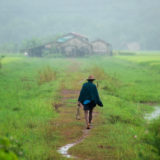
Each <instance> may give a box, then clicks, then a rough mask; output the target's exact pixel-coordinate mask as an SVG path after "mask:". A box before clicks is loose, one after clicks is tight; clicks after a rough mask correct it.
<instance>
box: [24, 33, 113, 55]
mask: <svg viewBox="0 0 160 160" xmlns="http://www.w3.org/2000/svg"><path fill="white" fill-rule="evenodd" d="M25 52H27V53H28V56H38V57H41V56H42V54H43V53H45V52H46V53H51V54H54V53H61V54H62V55H64V56H68V57H76V56H84V55H91V54H99V55H100V54H105V55H112V46H111V45H110V44H109V43H107V42H105V41H103V40H96V41H93V42H91V43H90V42H89V40H88V38H87V37H86V36H83V35H80V34H78V33H74V32H71V33H68V34H65V35H63V36H61V37H59V38H57V39H56V40H55V41H52V42H49V43H46V44H44V45H41V46H37V47H34V48H30V49H26V50H25Z"/></svg>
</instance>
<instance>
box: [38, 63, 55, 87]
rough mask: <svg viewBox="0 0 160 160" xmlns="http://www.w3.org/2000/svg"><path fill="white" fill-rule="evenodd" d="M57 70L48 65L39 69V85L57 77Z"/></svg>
mask: <svg viewBox="0 0 160 160" xmlns="http://www.w3.org/2000/svg"><path fill="white" fill-rule="evenodd" d="M56 76H57V72H56V71H55V70H53V69H52V68H51V67H50V66H47V67H45V68H43V69H41V70H39V71H38V75H37V83H38V84H39V85H41V84H43V83H46V82H50V81H53V80H55V79H56Z"/></svg>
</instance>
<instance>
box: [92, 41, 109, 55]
mask: <svg viewBox="0 0 160 160" xmlns="http://www.w3.org/2000/svg"><path fill="white" fill-rule="evenodd" d="M91 45H92V49H93V53H95V54H99V55H100V54H107V55H110V56H111V55H112V46H111V45H110V44H109V43H107V42H105V41H103V40H95V41H92V42H91Z"/></svg>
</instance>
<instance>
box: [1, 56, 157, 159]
mask: <svg viewBox="0 0 160 160" xmlns="http://www.w3.org/2000/svg"><path fill="white" fill-rule="evenodd" d="M146 57H147V56H117V57H91V58H78V59H63V58H56V59H40V58H32V59H31V58H24V57H20V58H19V57H13V58H12V57H11V58H8V57H7V58H4V59H3V60H2V68H1V69H0V122H1V124H0V134H1V135H11V136H14V137H15V138H16V139H18V140H19V141H20V142H22V148H23V152H24V155H23V156H22V157H21V158H20V159H24V160H26V159H27V160H28V159H29V160H35V159H40V160H45V159H55V160H56V159H57V160H60V159H65V158H63V157H61V155H59V154H58V153H57V151H56V150H57V148H58V147H60V146H62V145H65V144H66V143H70V142H73V141H74V140H76V139H77V138H79V137H80V136H81V135H82V129H83V128H84V127H85V126H84V121H83V119H82V121H75V111H76V108H75V105H76V99H77V97H76V96H78V93H76V95H74V97H72V96H73V95H70V93H69V91H70V90H75V91H78V90H80V88H81V85H82V84H83V83H84V82H85V79H86V77H88V75H89V74H94V75H95V77H96V78H97V81H96V82H95V83H96V84H97V85H98V89H99V92H100V96H101V97H102V101H103V103H104V107H103V109H102V108H98V107H97V108H96V109H97V110H98V111H99V112H100V114H99V117H98V118H97V119H96V121H94V125H95V127H94V128H93V129H92V130H91V132H90V135H89V136H88V137H87V138H86V139H85V140H84V141H83V142H82V143H80V144H79V145H77V146H75V147H73V148H72V149H71V150H70V153H72V154H73V155H76V156H79V157H80V158H81V159H85V158H87V159H93V160H107V159H109V160H112V159H113V160H121V159H122V160H149V159H152V160H158V159H159V148H158V147H157V146H158V144H157V143H156V142H159V130H158V129H157V128H158V126H159V121H158V122H153V123H154V124H155V125H154V126H155V127H154V128H152V127H150V124H147V122H146V121H145V120H144V115H145V113H148V112H151V111H152V110H153V108H152V107H151V106H150V105H154V104H159V103H160V92H159V90H160V84H159V83H158V82H159V79H160V75H159V69H160V68H159V66H158V65H155V66H154V67H152V65H150V64H151V61H150V59H151V58H152V63H156V64H157V63H158V64H159V62H160V57H156V58H155V57H154V56H153V57H148V58H146ZM97 82H98V83H97ZM66 91H67V92H68V93H67V97H68V98H66V97H65V98H66V100H65V101H64V102H63V107H60V108H59V110H58V112H56V110H55V108H53V107H55V105H58V104H60V103H62V101H63V96H64V94H63V92H66ZM65 96H66V95H65ZM65 98H64V99H65ZM65 107H66V108H65ZM152 137H153V138H152ZM147 139H148V141H147Z"/></svg>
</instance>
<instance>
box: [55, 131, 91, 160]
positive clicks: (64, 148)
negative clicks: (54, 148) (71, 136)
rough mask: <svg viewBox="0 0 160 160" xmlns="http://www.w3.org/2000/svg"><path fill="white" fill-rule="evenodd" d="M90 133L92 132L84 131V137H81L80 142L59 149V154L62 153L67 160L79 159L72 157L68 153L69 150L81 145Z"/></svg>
mask: <svg viewBox="0 0 160 160" xmlns="http://www.w3.org/2000/svg"><path fill="white" fill-rule="evenodd" d="M89 132H90V130H87V129H84V130H83V135H82V137H81V138H80V139H78V140H77V141H76V142H74V143H70V144H67V145H65V146H63V147H61V148H59V149H58V153H60V154H61V155H62V156H64V157H66V158H75V159H77V158H78V157H75V156H72V155H70V154H69V153H68V150H69V149H70V148H72V147H73V146H75V145H77V144H79V143H81V142H82V141H83V140H84V139H85V138H86V137H87V136H88V134H89Z"/></svg>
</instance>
